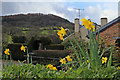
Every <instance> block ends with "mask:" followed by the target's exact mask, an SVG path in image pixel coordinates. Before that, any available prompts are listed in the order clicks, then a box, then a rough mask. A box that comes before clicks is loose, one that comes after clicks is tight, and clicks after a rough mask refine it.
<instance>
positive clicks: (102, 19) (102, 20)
mask: <svg viewBox="0 0 120 80" xmlns="http://www.w3.org/2000/svg"><path fill="white" fill-rule="evenodd" d="M105 24H107V18H101V27H102V26H104V25H105Z"/></svg>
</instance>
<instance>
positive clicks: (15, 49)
mask: <svg viewBox="0 0 120 80" xmlns="http://www.w3.org/2000/svg"><path fill="white" fill-rule="evenodd" d="M22 45H24V46H26V44H22V43H11V44H8V48H9V49H10V51H11V57H12V59H13V60H24V59H25V58H24V54H26V52H23V51H21V50H20V48H21V46H22Z"/></svg>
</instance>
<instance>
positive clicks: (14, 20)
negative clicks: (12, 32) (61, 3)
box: [2, 13, 74, 29]
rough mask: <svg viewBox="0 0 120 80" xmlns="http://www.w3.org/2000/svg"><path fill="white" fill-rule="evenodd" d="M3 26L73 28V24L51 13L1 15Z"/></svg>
mask: <svg viewBox="0 0 120 80" xmlns="http://www.w3.org/2000/svg"><path fill="white" fill-rule="evenodd" d="M2 25H3V27H46V26H47V27H55V26H58V27H60V26H62V27H65V28H69V29H73V27H74V24H73V23H71V22H69V21H68V20H67V19H64V18H61V17H59V16H56V15H53V14H41V13H34V14H30V13H29V14H17V15H8V16H2Z"/></svg>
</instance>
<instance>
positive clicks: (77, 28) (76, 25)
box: [75, 18, 80, 33]
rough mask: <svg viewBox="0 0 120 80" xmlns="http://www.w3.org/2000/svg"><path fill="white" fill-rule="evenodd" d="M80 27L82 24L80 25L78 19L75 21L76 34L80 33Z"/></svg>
mask: <svg viewBox="0 0 120 80" xmlns="http://www.w3.org/2000/svg"><path fill="white" fill-rule="evenodd" d="M79 26H80V24H79V19H78V18H76V19H75V33H78V32H79Z"/></svg>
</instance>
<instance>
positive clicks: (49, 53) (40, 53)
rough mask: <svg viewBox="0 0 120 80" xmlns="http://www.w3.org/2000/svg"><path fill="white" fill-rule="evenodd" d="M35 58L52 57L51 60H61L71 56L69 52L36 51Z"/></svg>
mask: <svg viewBox="0 0 120 80" xmlns="http://www.w3.org/2000/svg"><path fill="white" fill-rule="evenodd" d="M33 53H34V56H38V57H46V58H47V57H50V58H59V57H65V56H67V55H69V51H68V50H35V51H33Z"/></svg>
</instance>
